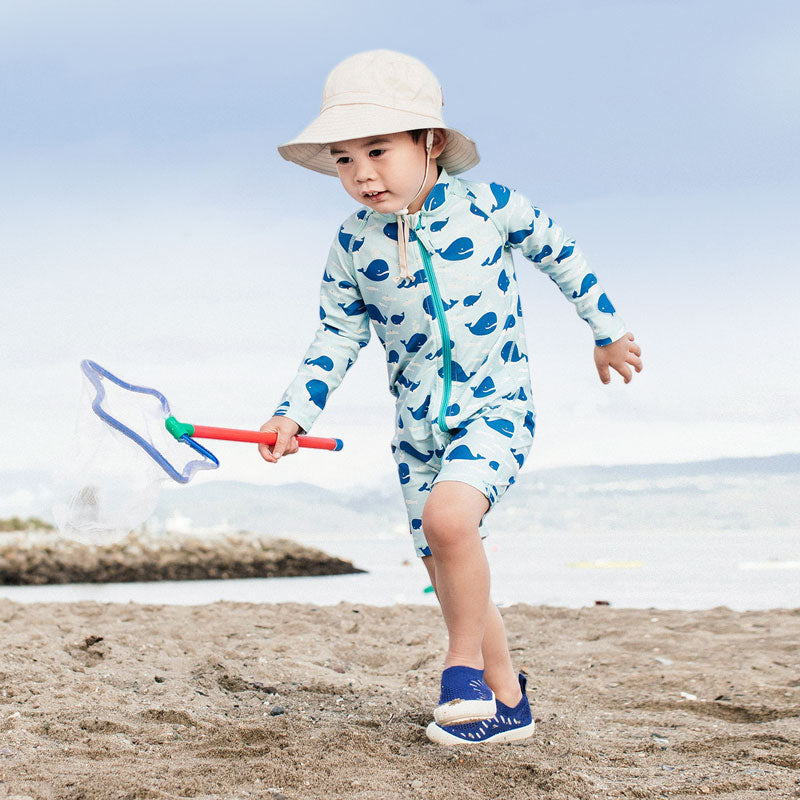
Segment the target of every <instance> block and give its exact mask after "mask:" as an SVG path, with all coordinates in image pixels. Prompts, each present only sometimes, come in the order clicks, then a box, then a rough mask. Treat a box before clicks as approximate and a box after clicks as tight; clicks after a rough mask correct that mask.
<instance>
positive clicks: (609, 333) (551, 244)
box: [505, 191, 642, 383]
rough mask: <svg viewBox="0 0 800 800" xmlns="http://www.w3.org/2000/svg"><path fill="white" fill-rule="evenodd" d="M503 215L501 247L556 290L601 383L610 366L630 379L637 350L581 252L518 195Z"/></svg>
mask: <svg viewBox="0 0 800 800" xmlns="http://www.w3.org/2000/svg"><path fill="white" fill-rule="evenodd" d="M506 208H507V214H506V230H505V234H506V246H507V247H516V248H518V249H519V250H520V251H521V252H522V254H523V255H524V256H525V258H527V259H528V260H529V261H532V262H533V263H534V264H535V265H536V266H537V267H538V268H539V269H540V270H541V271H542V272H544V274H545V275H547V276H548V277H549V278H550V280H552V281H553V283H555V284H556V285H557V286H558V288H559V289H560V290H561V293H562V294H563V295H564V297H566V298H567V300H569V301H570V302H571V303H572V304H573V305H574V306H575V310H576V311H577V313H578V316H579V317H580V318H581V319H582V320H584V321H585V322H587V323H588V324H589V326H590V327H591V329H592V333H593V334H594V343H595V354H594V356H595V365H596V366H597V371H598V373H599V375H600V380H601V381H602V382H603V383H608V382H609V380H610V376H609V372H608V368H609V366H610V367H613V368H614V369H615V370H616V371H617V372H619V373H620V374H621V375H622V377H623V378H624V380H625V383H628V381H629V380H630V379H631V371H630V369H629V367H628V366H627V365H628V364H630V365H631V366H633V367H634V369H635V370H636V371H637V372H639V371H641V369H642V363H641V359H640V358H639V356H640V355H641V350H640V349H639V345H638V344H635V343H634V341H633V334H632V333H628V332H626V327H625V323H624V321H623V320H622V318H621V317H620V315H619V314H618V313H617V310H616V308H615V307H614V305H613V303H612V302H611V300H609V298H608V295H607V294H606V293H605V291H604V290H603V288H602V286H601V285H600V283H599V282H598V280H597V276H596V275H595V274H594V272H593V271H592V270H590V269H589V267H588V265H587V263H586V258H585V257H584V255H583V252H582V251H581V249H580V248H579V247H578V245H577V244H576V243H575V240H574V239H570V238H569V237H568V236H567V235H566V233H564V231H563V229H562V228H561V227H559V226H558V225H557V224H556V223H555V222H553V220H552V219H550V218H549V217H547V216H545V215H544V214H542V212H541V211H540V210H539V209H538V208H536V207H535V206H534V205H532V204H531V202H530V201H529V200H527V198H525V197H524V196H523V195H521V194H519V193H518V192H514V191H512V192H510V193H509V200H508V204H507V207H506Z"/></svg>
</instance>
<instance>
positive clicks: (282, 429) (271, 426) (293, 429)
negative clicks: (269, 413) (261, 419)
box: [258, 416, 300, 464]
mask: <svg viewBox="0 0 800 800" xmlns="http://www.w3.org/2000/svg"><path fill="white" fill-rule="evenodd" d="M259 430H261V431H275V432H276V433H277V434H278V438H277V440H276V442H275V444H273V445H269V444H260V445H259V446H258V452H259V453H261V458H263V459H264V461H269V462H270V464H276V463H277V461H278V459H279V458H280V457H281V456H288V455H291V454H292V453H296V452H297V450H298V446H297V439H295V438H294V437H295V436H297V434H298V433H299V432H300V426H299V425H298V424H297V423H296V422H295V421H294V420H293V419H289V418H288V417H280V416H278V417H273V418H272V419H270V420H267V422H265V423H264V424H263V425H262V426H261V427H260V428H259Z"/></svg>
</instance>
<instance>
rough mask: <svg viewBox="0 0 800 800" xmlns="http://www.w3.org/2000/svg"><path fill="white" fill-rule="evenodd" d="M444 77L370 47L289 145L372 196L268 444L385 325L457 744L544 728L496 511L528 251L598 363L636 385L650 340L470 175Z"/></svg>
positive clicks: (524, 376) (310, 416)
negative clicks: (536, 717)
mask: <svg viewBox="0 0 800 800" xmlns="http://www.w3.org/2000/svg"><path fill="white" fill-rule="evenodd" d="M442 104H443V100H442V92H441V89H440V87H439V84H438V82H437V80H436V78H435V76H434V75H433V74H432V73H431V72H430V70H428V68H427V67H426V66H425V65H424V64H422V63H421V62H420V61H418V60H417V59H415V58H411V57H409V56H406V55H402V54H400V53H395V52H391V51H387V50H375V51H370V52H366V53H360V54H358V55H355V56H352V57H351V58H348V59H346V60H345V61H343V62H342V63H341V64H339V65H338V66H337V67H336V68H335V69H334V70H333V71H332V72H331V74H330V75H329V76H328V79H327V81H326V83H325V88H324V91H323V101H322V110H321V112H320V114H319V116H318V117H317V119H316V120H314V121H313V122H312V123H311V125H309V126H308V127H307V128H306V129H305V130H304V131H303V132H302V133H301V134H300V135H299V136H298V137H297V138H295V139H294V140H293V141H291V142H289V143H288V144H285V145H283V146H281V147H279V148H278V150H279V152H280V153H281V155H282V156H283V157H284V158H285V159H287V160H289V161H293V162H295V163H297V164H300V165H301V166H304V167H307V168H309V169H313V170H315V171H317V172H321V173H323V174H325V175H336V176H338V177H339V180H340V181H341V183H342V185H343V186H344V188H345V190H346V191H347V193H348V194H349V195H350V196H351V197H352V198H353V199H354V200H356V201H357V202H358V203H359V205H360V206H361V207H360V208H359V209H358V210H357V211H356V212H355V213H354V214H352V215H351V216H350V217H348V218H347V219H346V220H345V221H344V223H343V224H342V226H341V227H340V228H339V231H338V233H337V235H336V238H335V240H334V242H333V245H332V246H331V250H330V254H329V256H328V261H327V265H326V267H325V271H324V273H323V276H322V287H321V305H320V318H321V324H320V327H319V329H318V330H317V332H316V335H315V337H314V340H313V341H312V343H311V346H310V347H309V348H308V351H307V353H306V354H305V357H304V358H303V361H302V363H301V365H300V367H299V369H298V372H297V375H296V377H295V378H294V380H293V381H292V382H291V384H290V385H289V387H288V388H287V390H286V392H285V393H284V395H283V397H282V399H281V402H280V404H279V406H278V408H277V409H276V411H275V415H274V416H273V417H272V419H270V420H269V421H268V422H267V423H265V424H264V425H263V426H262V430H268V431H276V432H277V434H278V438H277V441H276V443H275V444H274V445H273V446H271V447H270V446H267V445H261V446H260V451H261V454H262V456H263V457H264V459H266V460H267V461H269V462H272V463H275V462H277V461H278V459H279V458H281V456H283V455H287V454H290V453H294V452H296V450H297V444H296V441H294V439H293V437H294V436H295V435H296V434H298V433H300V432H304V431H308V430H309V428H310V427H311V426H312V424H313V423H314V421H315V420H316V418H317V417H318V416H319V414H320V412H321V411H322V410H323V408H324V407H325V403H326V401H327V399H328V397H329V395H330V393H331V392H332V391H333V390H334V389H335V388H336V387H337V386H338V385H339V383H340V382H341V380H342V378H343V377H344V375H345V373H346V372H347V370H348V369H349V368H350V366H352V364H353V362H354V361H355V360H356V358H357V356H358V353H359V351H360V350H361V348H362V347H364V346H365V345H366V344H367V342H368V340H369V338H370V330H372V331H374V332H375V335H376V336H377V337H378V339H379V340H380V342H381V344H382V345H383V347H384V350H385V352H386V366H387V370H388V373H389V387H390V391H391V392H392V394H393V395H394V396H395V398H396V401H397V402H396V411H395V435H394V439H393V441H392V453H393V454H394V458H395V460H396V462H397V472H398V476H399V479H400V484H401V488H402V491H403V495H404V498H405V503H406V508H407V511H408V518H409V528H410V531H411V534H412V537H413V542H414V547H415V550H416V553H417V555H418V556H420V557H421V558H422V559H423V563H424V564H425V567H426V568H427V570H428V573H429V575H430V579H431V583H432V585H433V587H434V589H435V591H436V596H437V598H438V600H439V603H440V605H441V608H442V614H443V616H444V621H445V624H446V626H447V632H448V649H447V654H446V656H445V660H444V671H443V673H442V678H441V691H440V697H439V703H438V705H437V707H436V708H435V710H434V712H433V717H434V719H433V721H432V722H431V723H430V725H429V726H428V728H427V735H428V737H429V738H430V739H431V740H432V741H434V742H438V743H441V744H464V743H472V744H475V743H483V742H500V741H511V740H516V739H523V738H525V737H527V736H530V735H531V733H532V732H533V727H534V726H533V720H532V718H531V712H530V707H529V704H528V700H527V697H526V694H525V677H524V675H521V674H520V675H516V674H515V672H514V669H513V667H512V664H511V658H510V655H509V651H508V645H507V642H506V635H505V629H504V627H503V622H502V618H501V616H500V613H499V612H498V610H497V608H496V606H494V604H492V602H491V600H490V596H489V584H490V581H489V567H488V563H487V560H486V555H485V553H484V549H483V543H482V530H481V522H482V520H483V517H484V515H485V514H486V513H487V511H488V510H489V509H490V508H491V507H492V506H493V505H494V504H495V503H496V502H497V501H498V500H499V499H500V497H502V496H503V494H504V493H505V491H506V490H507V489H508V487H509V486H511V485H512V484H513V483H514V481H515V479H516V476H517V473H518V472H519V469H520V467H521V466H522V464H523V462H524V460H525V457H526V456H527V454H528V451H529V450H530V447H531V443H532V441H533V434H534V427H535V416H534V407H533V400H532V397H531V386H530V372H529V369H528V348H527V345H526V342H525V334H524V328H523V319H522V305H521V302H520V298H519V294H518V288H517V281H516V274H515V271H514V264H513V259H512V254H511V251H512V249H518V250H519V251H520V252H521V253H522V254H523V255H524V256H525V257H526V258H527V259H529V260H530V261H532V262H533V263H534V264H535V265H536V266H537V267H538V268H539V269H540V270H541V271H542V272H544V273H545V274H546V275H547V276H548V277H549V278H550V279H551V280H553V281H554V282H555V283H556V284H557V285H558V288H559V289H560V290H561V292H562V294H563V295H564V296H565V297H566V298H567V299H568V300H569V301H570V302H571V303H573V304H574V306H575V308H576V311H577V312H578V314H579V316H580V317H581V318H582V319H584V320H585V321H586V322H587V323H589V325H590V327H591V329H592V332H593V336H594V342H595V350H594V358H595V363H596V366H597V370H598V372H599V374H600V379H601V380H602V381H603V383H608V382H609V380H610V374H609V367H612V368H614V369H615V370H616V371H617V372H619V373H620V374H621V375H622V377H623V378H624V380H625V382H626V383H627V382H628V381H629V380H630V379H631V376H632V372H631V367H633V368H634V369H635V370H636V371H637V372H638V371H639V370H641V360H640V355H641V351H640V349H639V346H638V345H637V344H636V343H635V342H634V337H633V335H632V334H631V333H628V332H626V328H625V325H624V323H623V322H622V320H621V319H620V316H619V314H618V313H617V312H616V310H615V308H614V306H613V305H612V303H611V301H610V300H609V298H608V296H607V295H606V294H605V292H604V291H603V289H602V288H601V287H600V284H599V283H598V280H597V277H596V276H595V275H594V273H592V272H591V271H590V270H589V269H588V267H587V265H586V261H585V259H584V257H583V254H582V253H581V251H580V249H579V248H578V247H577V245H576V244H575V242H574V240H572V239H570V238H568V237H567V236H566V235H565V233H564V232H563V231H562V229H561V228H560V227H559V226H558V225H556V224H555V223H554V222H553V220H552V219H550V218H548V216H547V215H546V214H544V213H542V212H541V211H540V210H539V209H538V208H535V207H534V206H533V205H531V203H530V202H529V201H528V200H527V199H526V198H525V197H523V196H522V195H521V194H519V193H517V192H516V191H513V190H511V189H508V188H506V187H505V186H501V185H499V184H497V183H488V184H487V183H477V182H472V181H467V180H462V179H460V178H457V177H456V175H457V174H458V173H460V172H463V171H464V170H467V169H469V168H470V167H473V166H474V165H475V164H477V163H478V153H477V150H476V147H475V144H474V143H473V142H472V141H471V140H470V139H469V138H467V137H466V136H465V135H464V134H462V133H460V132H459V131H456V130H454V129H453V128H448V127H447V126H446V125H445V123H444V121H443V119H442V113H441V108H442Z"/></svg>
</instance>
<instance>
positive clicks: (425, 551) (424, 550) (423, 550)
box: [419, 545, 433, 556]
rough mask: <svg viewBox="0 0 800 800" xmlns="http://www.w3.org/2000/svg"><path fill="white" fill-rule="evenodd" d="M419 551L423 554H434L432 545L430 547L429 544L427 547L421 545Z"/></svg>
mask: <svg viewBox="0 0 800 800" xmlns="http://www.w3.org/2000/svg"><path fill="white" fill-rule="evenodd" d="M419 552H420V555H423V556H432V555H433V552H432V551H431V549H430V547H428V545H425V547H420V549H419Z"/></svg>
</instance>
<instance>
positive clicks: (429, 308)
mask: <svg viewBox="0 0 800 800" xmlns="http://www.w3.org/2000/svg"><path fill="white" fill-rule="evenodd" d="M422 310H423V311H424V312H425V313H426V314H427V315H428V316H429V317H430V318H431V319H436V306H435V305H434V304H433V297H431V295H426V296H425V299H424V300H423V301H422Z"/></svg>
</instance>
